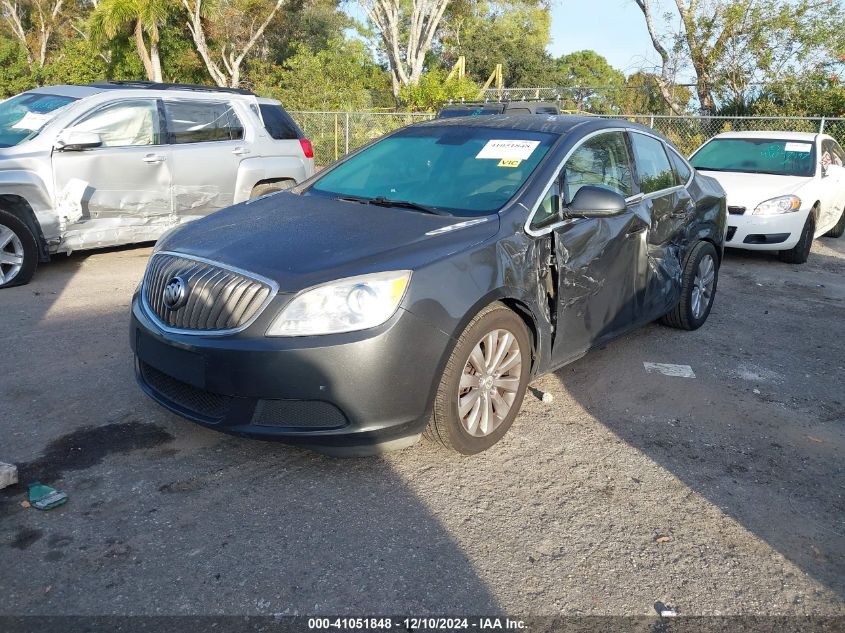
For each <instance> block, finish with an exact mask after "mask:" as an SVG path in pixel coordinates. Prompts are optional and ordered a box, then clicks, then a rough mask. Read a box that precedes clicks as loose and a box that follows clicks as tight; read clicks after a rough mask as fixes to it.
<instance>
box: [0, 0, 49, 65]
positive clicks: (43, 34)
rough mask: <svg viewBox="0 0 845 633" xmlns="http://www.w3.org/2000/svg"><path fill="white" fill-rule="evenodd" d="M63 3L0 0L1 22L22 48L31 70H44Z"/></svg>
mask: <svg viewBox="0 0 845 633" xmlns="http://www.w3.org/2000/svg"><path fill="white" fill-rule="evenodd" d="M64 4H65V0H2V1H0V8H2V13H3V19H4V20H5V21H6V24H7V25H8V27H9V30H10V31H11V32H12V35H13V36H14V37H15V39H17V40H18V42H19V43H20V45H21V47H22V48H23V50H24V52H25V55H26V60H27V63H28V64H29V66H30V68H34V67H36V66H37V68H43V67H44V64H46V63H47V53H48V51H49V49H50V46H51V44H52V43H53V39H54V36H55V34H56V31H57V30H58V29H59V28H60V27H61V25H62V22H63V20H64V15H63V8H64Z"/></svg>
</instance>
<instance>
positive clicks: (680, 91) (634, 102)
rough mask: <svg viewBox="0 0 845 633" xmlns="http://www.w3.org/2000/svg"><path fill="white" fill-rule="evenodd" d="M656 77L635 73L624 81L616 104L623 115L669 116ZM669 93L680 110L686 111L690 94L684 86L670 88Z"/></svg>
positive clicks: (669, 110) (669, 111)
mask: <svg viewBox="0 0 845 633" xmlns="http://www.w3.org/2000/svg"><path fill="white" fill-rule="evenodd" d="M657 85H658V84H657V75H654V74H653V73H647V72H642V71H641V72H637V73H634V74H633V75H631V76H630V77H628V78H627V79H626V80H625V89H624V90H623V91H622V93H621V97H620V98H619V100H618V102H617V107H618V109H619V110H621V111H622V113H624V114H671V113H672V111H671V109H670V108H669V106H668V105H667V104H666V101H665V100H664V99H663V97H662V96H661V94H660V90H659V89H658V87H657ZM670 91H671V93H672V95H673V96H674V98H675V100H676V102H677V103H678V104H679V105H680V106H681V108H682V109H687V107H688V106H689V102H690V100H691V99H692V92H690V89H689V88H687V87H686V86H672V87H670Z"/></svg>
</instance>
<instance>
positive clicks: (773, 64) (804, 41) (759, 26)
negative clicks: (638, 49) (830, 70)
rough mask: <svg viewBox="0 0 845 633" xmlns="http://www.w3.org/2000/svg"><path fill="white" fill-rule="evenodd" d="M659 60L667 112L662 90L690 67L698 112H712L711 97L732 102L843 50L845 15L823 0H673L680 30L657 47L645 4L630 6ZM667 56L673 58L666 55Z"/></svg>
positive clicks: (668, 99)
mask: <svg viewBox="0 0 845 633" xmlns="http://www.w3.org/2000/svg"><path fill="white" fill-rule="evenodd" d="M634 1H635V2H636V3H637V6H638V7H639V8H640V10H641V11H642V13H643V16H644V17H645V21H646V27H647V29H648V32H649V35H650V36H651V40H652V44H653V46H654V49H655V50H656V51H657V53H658V54H659V55H660V58H661V73H660V81H659V84H658V85H659V87H660V89H661V92H662V94H663V97H664V99H666V102H667V103H668V104H670V106H672V109H673V110H676V111H677V110H678V108H677V104H673V103H672V101H671V96H670V95H669V94H668V88H669V86H670V85H671V83H672V82H673V79H674V75H675V73H676V72H677V71H678V68H679V67H680V66H681V65H683V64H685V63H688V64H689V65H690V66H691V67H692V69H693V71H694V73H695V77H696V93H697V96H698V101H699V107H700V108H701V110H702V112H708V113H712V112H714V111H715V109H716V102H717V96H719V94H720V93H723V94H724V93H729V94H730V96H731V98H733V99H737V98H741V96H742V95H743V94H744V93H745V92H746V91H747V89H748V88H749V86H750V85H751V84H753V83H756V82H758V81H759V80H760V79H761V77H766V76H768V77H776V76H778V75H779V74H782V73H783V72H784V71H785V70H786V69H788V68H791V69H792V70H793V71H795V70H796V69H799V68H800V69H801V71H803V72H810V71H812V70H813V69H816V68H818V67H819V65H824V64H825V60H829V59H830V58H831V57H832V56H834V54H835V53H836V52H837V51H838V52H840V53H841V52H842V50H843V45H842V41H843V37H845V35H843V30H842V26H841V25H842V23H843V19H845V9H843V7H842V6H841V4H838V3H834V2H829V1H825V0H701V1H699V0H674V2H675V8H676V9H677V12H678V13H677V15H678V17H679V18H680V30H678V31H676V32H673V33H672V34H671V35H670V37H669V39H670V41H671V42H672V43H673V45H672V46H670V48H667V46H666V45H665V44H664V43H663V41H662V40H661V38H660V37H659V35H658V34H657V31H656V28H655V25H654V14H653V6H652V4H651V0H634ZM670 51H671V52H670Z"/></svg>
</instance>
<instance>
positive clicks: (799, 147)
mask: <svg viewBox="0 0 845 633" xmlns="http://www.w3.org/2000/svg"><path fill="white" fill-rule="evenodd" d="M812 149H813V146H812V144H810V143H787V144H786V145H784V146H783V151H784V152H800V153H802V154H809V153H810V151H811V150H812Z"/></svg>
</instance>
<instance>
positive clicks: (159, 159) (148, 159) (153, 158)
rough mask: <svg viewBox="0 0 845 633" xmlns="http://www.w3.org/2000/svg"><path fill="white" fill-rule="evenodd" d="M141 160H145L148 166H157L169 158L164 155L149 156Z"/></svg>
mask: <svg viewBox="0 0 845 633" xmlns="http://www.w3.org/2000/svg"><path fill="white" fill-rule="evenodd" d="M141 160H143V161H144V162H145V163H147V164H148V165H155V164H157V163H163V162H164V161H165V160H167V157H166V156H163V155H162V154H147V155H146V156H144V158H142V159H141Z"/></svg>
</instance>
